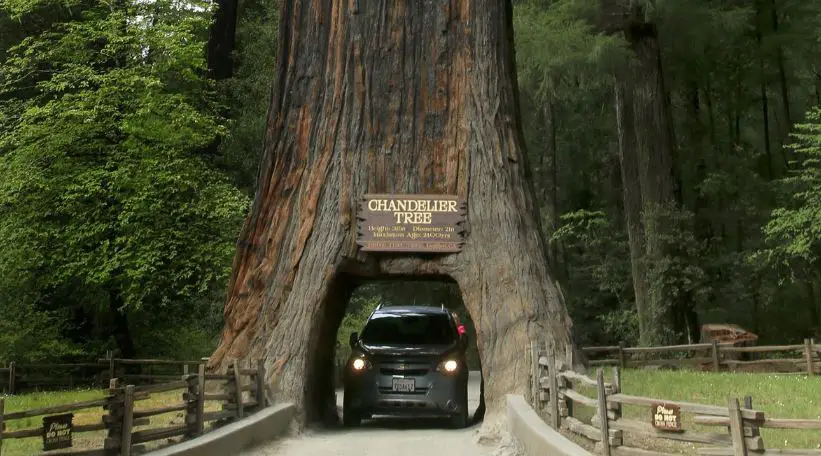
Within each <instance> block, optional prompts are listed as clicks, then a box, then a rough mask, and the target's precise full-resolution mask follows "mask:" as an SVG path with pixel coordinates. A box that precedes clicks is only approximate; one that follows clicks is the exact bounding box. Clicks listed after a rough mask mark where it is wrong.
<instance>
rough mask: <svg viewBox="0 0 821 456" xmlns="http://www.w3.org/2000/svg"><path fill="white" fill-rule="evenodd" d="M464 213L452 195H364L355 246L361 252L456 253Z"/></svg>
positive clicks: (462, 240)
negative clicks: (358, 247)
mask: <svg viewBox="0 0 821 456" xmlns="http://www.w3.org/2000/svg"><path fill="white" fill-rule="evenodd" d="M465 214H466V204H465V202H464V201H463V200H460V199H459V198H458V197H456V196H450V195H365V197H364V198H363V200H362V202H361V203H360V205H359V211H358V213H357V222H358V229H359V232H358V236H357V241H356V243H357V244H358V245H359V246H360V248H361V250H362V251H365V252H428V253H455V252H460V251H461V250H462V246H463V245H464V238H463V232H464V228H463V223H464V220H465Z"/></svg>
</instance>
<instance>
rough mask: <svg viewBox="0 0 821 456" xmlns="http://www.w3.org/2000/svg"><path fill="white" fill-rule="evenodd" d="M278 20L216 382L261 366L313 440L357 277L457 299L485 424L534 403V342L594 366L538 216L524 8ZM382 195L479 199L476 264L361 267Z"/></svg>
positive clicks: (317, 4) (423, 259)
mask: <svg viewBox="0 0 821 456" xmlns="http://www.w3.org/2000/svg"><path fill="white" fill-rule="evenodd" d="M280 12H281V15H282V17H281V22H280V24H281V25H280V36H279V47H280V49H279V54H278V56H277V58H278V65H277V74H276V84H275V87H276V88H275V90H274V94H273V100H272V104H271V108H270V111H269V120H268V131H267V137H266V139H265V147H264V158H263V163H262V166H261V168H260V175H259V182H258V187H257V194H256V198H255V200H254V204H253V207H252V210H251V213H250V215H249V217H248V219H247V220H246V223H245V226H244V228H243V230H242V233H241V235H240V240H239V242H238V250H237V254H236V256H235V259H234V265H233V276H232V279H231V282H230V284H229V291H228V297H227V302H226V306H225V320H226V323H225V328H224V331H223V337H222V342H221V344H220V345H219V347H218V348H217V350H216V351H215V353H214V354H213V356H212V357H211V360H210V363H209V367H210V368H213V369H217V368H224V366H225V365H226V363H227V362H228V360H230V359H232V358H251V359H262V360H264V362H265V364H266V365H267V367H268V370H267V372H268V373H269V376H268V378H267V382H268V384H269V385H270V386H271V387H272V389H273V391H274V395H275V399H276V400H280V401H281V400H288V401H293V402H294V403H295V404H296V406H297V409H298V411H299V412H298V422H299V423H301V424H304V423H306V422H310V421H314V420H318V419H321V417H322V415H323V413H324V412H325V411H326V410H327V409H328V407H330V406H331V401H332V391H331V388H332V387H333V385H332V375H330V373H331V369H332V364H333V363H332V359H333V350H334V341H335V333H336V329H337V327H338V325H339V322H340V320H341V318H342V316H343V314H344V309H345V305H346V303H347V299H348V296H349V295H350V292H351V289H350V288H351V286H350V284H351V281H352V280H351V278H352V277H355V278H362V277H374V278H385V277H391V276H395V277H398V276H408V275H412V276H430V277H435V276H440V277H441V276H446V277H448V278H450V279H453V280H455V281H456V282H457V283H458V285H459V288H460V290H461V292H462V295H463V298H464V301H465V305H466V307H467V309H468V311H469V312H470V315H471V318H472V320H473V323H474V324H475V327H476V331H477V344H478V348H479V352H480V354H481V358H482V373H483V376H484V391H485V395H486V396H485V399H486V405H487V413H488V415H486V420H485V425H486V426H487V425H488V424H489V423H492V422H494V421H495V420H493V419H488V418H491V417H492V416H495V417H497V418H501V416H502V415H503V409H504V407H503V403H504V395H505V393H509V392H513V393H517V392H518V393H523V394H527V392H528V391H529V379H528V377H529V372H530V358H529V357H528V355H527V353H528V350H529V346H530V341H531V340H543V341H545V342H547V344H548V346H549V347H551V348H552V349H553V350H555V351H556V352H557V353H559V354H561V355H562V356H561V357H560V359H562V360H563V362H568V358H570V361H569V362H573V363H580V362H583V359H582V357H581V355H580V354H579V353H578V350H575V344H574V343H573V338H572V335H571V321H570V318H569V317H568V314H567V311H566V309H565V306H564V303H563V301H562V298H561V295H560V293H559V291H558V290H557V288H556V286H555V285H554V282H553V280H552V278H551V272H550V270H549V268H548V266H547V258H546V254H545V251H546V248H545V247H546V246H545V241H544V239H543V237H542V234H541V231H540V229H541V227H540V225H539V221H538V218H537V207H536V204H535V201H534V192H533V187H532V185H531V182H530V179H531V178H530V174H529V168H528V165H527V162H526V154H525V151H524V149H523V148H524V146H523V144H524V142H523V140H522V137H521V132H520V119H519V112H518V100H517V96H518V95H517V86H516V75H515V68H514V61H515V60H514V53H513V40H512V25H511V8H510V5H509V2H507V1H504V0H477V1H473V2H468V1H461V0H458V1H452V0H434V1H432V2H430V1H429V2H365V1H362V2H360V1H358V0H350V1H348V0H346V1H340V0H334V1H321V0H284V1H283V2H282V5H281V10H280ZM379 192H392V193H428V194H431V193H433V194H455V195H459V196H460V197H462V198H464V199H465V200H466V201H467V211H468V213H467V222H466V228H467V231H466V242H465V245H464V248H463V250H462V252H461V253H458V254H450V255H430V254H427V255H407V254H404V255H401V254H394V255H376V254H367V253H363V252H360V251H358V249H357V246H356V243H355V241H356V239H355V237H356V231H357V230H356V214H355V211H356V208H357V201H358V200H359V199H360V198H361V197H362V196H363V194H365V193H379ZM567 354H573V355H574V356H567ZM485 430H490V428H487V427H486V429H485Z"/></svg>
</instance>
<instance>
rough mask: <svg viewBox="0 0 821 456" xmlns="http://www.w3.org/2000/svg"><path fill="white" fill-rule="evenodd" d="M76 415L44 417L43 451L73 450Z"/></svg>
mask: <svg viewBox="0 0 821 456" xmlns="http://www.w3.org/2000/svg"><path fill="white" fill-rule="evenodd" d="M73 420H74V414H73V413H66V414H63V415H52V416H46V417H43V451H50V450H59V449H62V448H71V446H72V445H71V430H72V428H73V427H74V426H73Z"/></svg>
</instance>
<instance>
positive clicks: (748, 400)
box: [744, 396, 761, 437]
mask: <svg viewBox="0 0 821 456" xmlns="http://www.w3.org/2000/svg"><path fill="white" fill-rule="evenodd" d="M744 408H745V409H752V408H753V397H752V396H744ZM760 435H761V431H760V430H759V429H758V425H757V424H751V425H750V437H758V436H760Z"/></svg>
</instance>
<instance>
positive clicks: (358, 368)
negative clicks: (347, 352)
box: [351, 358, 369, 372]
mask: <svg viewBox="0 0 821 456" xmlns="http://www.w3.org/2000/svg"><path fill="white" fill-rule="evenodd" d="M368 364H369V363H368V362H367V361H366V360H365V359H364V358H356V359H355V360H353V361H352V362H351V369H353V370H354V371H355V372H362V371H363V370H365V369H367V368H368V367H369V366H368Z"/></svg>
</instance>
